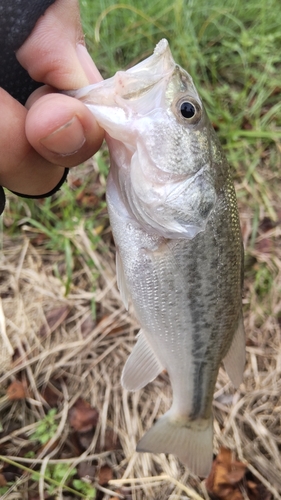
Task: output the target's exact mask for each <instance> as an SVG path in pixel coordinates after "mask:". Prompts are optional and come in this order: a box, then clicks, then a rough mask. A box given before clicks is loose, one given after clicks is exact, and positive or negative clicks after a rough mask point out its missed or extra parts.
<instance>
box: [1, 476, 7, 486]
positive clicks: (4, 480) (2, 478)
mask: <svg viewBox="0 0 281 500" xmlns="http://www.w3.org/2000/svg"><path fill="white" fill-rule="evenodd" d="M6 484H7V481H6V479H5V476H3V474H0V486H6Z"/></svg>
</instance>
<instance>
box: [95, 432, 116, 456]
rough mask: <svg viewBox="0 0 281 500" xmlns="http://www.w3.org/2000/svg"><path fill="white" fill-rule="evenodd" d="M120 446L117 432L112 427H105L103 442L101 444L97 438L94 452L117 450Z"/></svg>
mask: <svg viewBox="0 0 281 500" xmlns="http://www.w3.org/2000/svg"><path fill="white" fill-rule="evenodd" d="M120 448H121V444H120V441H119V439H118V436H117V434H116V433H115V432H114V431H113V429H106V430H105V435H104V441H103V444H101V442H100V439H98V442H97V446H96V452H97V453H101V452H103V451H113V450H118V449H120Z"/></svg>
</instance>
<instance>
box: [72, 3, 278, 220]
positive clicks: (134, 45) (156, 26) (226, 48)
mask: <svg viewBox="0 0 281 500" xmlns="http://www.w3.org/2000/svg"><path fill="white" fill-rule="evenodd" d="M80 4H81V10H82V18H83V24H84V29H85V33H86V41H87V43H88V47H89V50H90V52H91V54H92V57H93V59H94V60H95V62H96V64H97V66H98V67H99V68H100V70H101V72H102V74H103V76H104V77H108V76H111V75H112V74H113V73H114V72H115V71H116V70H117V69H120V68H126V67H128V66H130V65H131V64H132V62H133V63H136V62H137V61H139V60H141V59H142V58H144V57H146V56H147V55H149V54H150V53H151V52H152V50H153V48H154V46H155V44H156V43H157V42H158V41H159V40H160V39H161V38H163V37H166V38H167V39H168V40H169V43H170V46H171V49H172V53H173V55H174V58H175V60H176V61H177V62H179V63H180V64H181V66H183V67H184V68H185V69H187V70H188V72H189V73H190V74H191V75H192V77H193V79H194V81H195V83H196V85H197V87H198V89H199V92H200V94H201V96H202V97H203V100H204V102H205V105H206V108H207V110H208V114H209V116H210V118H211V120H212V122H213V124H214V126H215V127H216V129H217V131H218V134H219V136H220V139H221V141H222V143H223V145H224V147H225V150H226V153H227V156H228V158H229V161H230V163H231V164H232V166H233V168H234V172H236V176H237V178H239V179H242V180H243V182H245V183H246V184H247V186H246V187H247V189H246V190H245V189H244V191H243V192H242V193H241V197H243V198H244V199H245V201H247V203H248V202H250V203H251V204H253V208H254V209H255V207H256V206H260V205H262V206H264V207H265V211H266V213H267V214H268V216H269V217H271V218H272V219H275V220H276V218H277V216H276V211H275V208H274V207H273V205H274V203H273V198H274V197H276V195H277V193H276V192H275V190H276V189H275V182H274V181H275V179H276V178H277V177H278V175H279V168H278V167H279V165H280V149H281V146H280V145H281V105H280V92H281V85H280V70H281V62H280V53H281V28H280V17H279V11H280V3H279V0H270V1H267V0H258V1H255V0H249V1H248V2H246V3H245V2H244V1H243V0H236V1H232V0H226V1H222V0H213V1H212V2H210V1H209V0H196V1H192V0H190V1H183V0H176V1H174V2H171V1H169V0H164V1H163V0H160V1H156V2H151V1H150V0H136V1H134V2H132V1H131V0H127V1H126V0H125V1H124V2H122V3H115V2H114V0H100V1H99V2H98V1H97V2H92V1H91V0H81V1H80ZM265 171H266V172H267V173H268V172H271V175H270V179H269V180H268V179H267V177H266V176H265V175H264V172H265ZM238 195H239V197H240V194H238Z"/></svg>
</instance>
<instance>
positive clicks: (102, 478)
mask: <svg viewBox="0 0 281 500" xmlns="http://www.w3.org/2000/svg"><path fill="white" fill-rule="evenodd" d="M112 477H113V472H112V469H111V467H109V465H103V466H102V467H101V468H100V470H99V479H98V481H99V484H101V485H102V486H103V485H105V484H108V482H109V481H110V480H111V479H112Z"/></svg>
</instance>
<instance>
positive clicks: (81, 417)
mask: <svg viewBox="0 0 281 500" xmlns="http://www.w3.org/2000/svg"><path fill="white" fill-rule="evenodd" d="M98 418H99V414H98V411H97V410H96V409H95V408H92V407H91V405H90V404H89V403H87V401H85V400H84V399H82V398H79V399H77V401H76V402H75V403H74V405H73V406H72V408H71V409H70V410H69V413H68V420H69V423H70V425H71V427H73V428H74V429H75V430H76V431H79V432H87V431H89V430H91V429H93V427H95V426H96V425H97V422H98Z"/></svg>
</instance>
